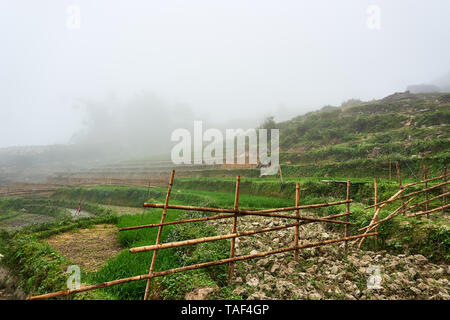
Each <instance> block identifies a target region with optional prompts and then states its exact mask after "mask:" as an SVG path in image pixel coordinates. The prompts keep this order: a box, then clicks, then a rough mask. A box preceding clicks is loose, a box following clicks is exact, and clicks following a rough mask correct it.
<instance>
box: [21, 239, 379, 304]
mask: <svg viewBox="0 0 450 320" xmlns="http://www.w3.org/2000/svg"><path fill="white" fill-rule="evenodd" d="M377 234H378V233H377V232H373V233H367V234H359V235H355V236H350V237H345V238H339V239H332V240H324V241H319V242H312V243H308V244H304V245H300V246H291V247H286V248H281V249H274V250H270V251H266V252H261V253H255V254H249V255H244V256H239V257H234V258H226V259H222V260H217V261H210V262H204V263H199V264H195V265H190V266H184V267H180V268H174V269H169V270H165V271H160V272H155V273H153V274H152V275H150V274H143V275H139V276H134V277H128V278H123V279H119V280H113V281H108V282H104V283H99V284H94V285H90V286H85V287H81V288H77V289H68V290H61V291H57V292H52V293H47V294H42V295H38V296H33V297H29V298H28V300H42V299H49V298H55V297H59V296H67V295H69V294H72V293H78V292H84V291H89V290H94V289H100V288H106V287H111V286H114V285H118V284H122V283H127V282H132V281H139V280H145V279H150V278H154V277H161V276H166V275H169V274H173V273H177V272H182V271H188V270H193V269H200V268H205V267H211V266H216V265H221V264H226V263H230V262H236V261H242V260H248V259H254V258H262V257H265V256H268V255H272V254H277V253H284V252H288V251H293V250H297V249H307V248H312V247H318V246H322V245H327V244H332V243H336V242H342V241H349V240H353V239H358V238H362V237H370V236H374V235H377Z"/></svg>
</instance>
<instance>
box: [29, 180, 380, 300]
mask: <svg viewBox="0 0 450 320" xmlns="http://www.w3.org/2000/svg"><path fill="white" fill-rule="evenodd" d="M174 175H175V171H172V173H171V177H170V182H169V187H168V190H167V194H166V199H165V202H164V204H154V203H144V207H148V208H162V209H163V213H162V216H161V222H160V223H157V224H147V225H140V226H132V227H126V228H122V229H120V231H127V230H136V229H144V228H154V227H157V228H158V234H157V237H156V242H155V244H153V245H146V246H141V247H136V248H131V249H130V253H133V254H134V253H137V254H138V253H140V252H147V251H153V255H152V261H151V264H150V268H149V272H148V274H145V275H139V276H134V277H129V278H123V279H118V280H114V281H109V282H105V283H100V284H96V285H90V286H85V287H82V288H78V289H70V290H62V291H58V292H54V293H49V294H44V295H39V296H34V297H31V298H29V299H32V300H34V299H48V298H53V297H58V296H65V295H69V294H72V293H77V292H83V291H88V290H94V289H99V288H105V287H109V286H113V285H118V284H121V283H126V282H131V281H139V280H147V285H146V290H145V295H144V299H148V298H149V295H150V292H151V290H150V288H151V279H153V278H155V277H160V276H165V275H169V274H173V273H176V272H182V271H187V270H193V269H199V268H205V267H209V266H215V265H221V264H228V277H229V279H232V277H233V273H234V264H235V263H236V262H237V261H242V260H247V259H254V258H261V257H265V256H267V255H272V254H277V253H283V252H289V251H293V252H294V258H295V259H298V252H299V250H300V249H306V248H312V247H316V246H322V245H327V244H331V243H336V242H342V241H343V242H345V248H346V249H347V242H348V241H350V240H355V239H356V240H357V239H361V238H366V237H370V236H374V235H377V232H373V233H369V232H365V233H364V234H359V235H354V236H352V235H350V228H349V226H350V225H352V224H353V223H351V222H350V221H349V216H350V214H351V211H350V204H351V203H352V202H353V200H351V198H350V181H347V196H346V200H343V201H335V202H329V203H319V204H311V205H300V185H299V184H297V185H296V198H295V206H293V207H284V208H274V209H265V210H242V209H239V188H240V177H239V176H238V177H237V178H236V189H235V198H234V207H233V209H227V208H208V207H195V206H183V205H171V204H169V199H170V194H171V190H172V186H173V181H174ZM338 205H345V206H346V210H345V212H343V213H339V214H334V215H329V216H325V217H321V218H319V217H315V218H313V217H308V216H305V215H301V214H300V210H307V209H315V208H323V207H329V206H338ZM168 209H175V210H187V211H200V212H209V213H220V214H219V215H214V216H205V217H200V218H194V219H185V220H178V221H169V222H165V218H166V215H167V210H168ZM287 211H294V212H295V215H290V214H281V213H280V212H287ZM243 216H262V217H269V218H276V219H286V220H294V222H293V223H286V224H283V225H279V226H274V227H267V228H260V229H255V230H249V231H241V232H239V231H238V230H237V229H238V222H239V217H243ZM340 217H343V218H345V221H341V220H336V218H340ZM217 219H233V225H232V229H231V233H229V234H225V235H218V236H211V237H203V238H197V239H190V240H185V241H176V242H169V243H161V232H162V228H163V227H164V226H167V225H173V224H181V223H191V222H198V221H209V220H217ZM317 222H321V223H332V224H340V225H344V226H345V235H344V237H343V238H339V239H332V240H325V241H318V242H313V243H309V244H304V245H299V244H298V242H299V237H300V234H299V233H300V232H299V226H301V225H304V224H309V223H317ZM287 228H294V243H293V244H292V246H289V247H285V248H281V249H275V250H269V251H266V252H261V253H257V254H249V255H244V256H237V257H236V256H235V239H236V238H238V237H243V236H251V235H254V234H260V233H265V232H272V231H278V230H283V229H287ZM224 239H230V240H231V241H230V242H231V245H230V256H229V258H226V259H222V260H217V261H209V262H205V263H200V264H196V265H190V266H183V267H180V268H175V269H170V270H166V271H160V272H155V271H154V266H155V260H156V257H157V253H158V251H159V250H163V249H168V248H175V247H181V246H187V245H195V244H200V243H205V242H211V241H218V240H224Z"/></svg>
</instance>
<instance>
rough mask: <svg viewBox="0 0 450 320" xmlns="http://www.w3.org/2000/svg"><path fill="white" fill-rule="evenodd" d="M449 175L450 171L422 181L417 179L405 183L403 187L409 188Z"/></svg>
mask: <svg viewBox="0 0 450 320" xmlns="http://www.w3.org/2000/svg"><path fill="white" fill-rule="evenodd" d="M448 176H450V173H449V174H445V175H441V176H439V177H434V178H429V179H424V180H422V181H417V182H412V183H408V184H405V185H404V186H403V188H408V187H412V186H415V185H417V184H422V183H425V182H430V181H434V180H439V179H443V178H445V177H448Z"/></svg>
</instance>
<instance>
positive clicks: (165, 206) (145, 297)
mask: <svg viewBox="0 0 450 320" xmlns="http://www.w3.org/2000/svg"><path fill="white" fill-rule="evenodd" d="M174 176H175V170H172V173H171V175H170V181H169V187H168V189H167V194H166V201H165V202H164V209H163V212H162V215H161V223H164V220H165V219H166V214H167V205H168V204H169V197H170V193H171V191H172V185H173V178H174ZM162 228H163V226H159V228H158V234H157V236H156V244H159V242H160V240H161V233H162ZM157 254H158V250H155V251H154V252H153V256H152V262H151V264H150V270H149V272H148V274H149V275H150V276H151V275H152V274H153V270H155V261H156V255H157ZM151 280H152V278H148V279H147V285H146V287H145V294H144V300H147V299H148V294H149V292H150V282H151Z"/></svg>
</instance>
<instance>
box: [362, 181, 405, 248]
mask: <svg viewBox="0 0 450 320" xmlns="http://www.w3.org/2000/svg"><path fill="white" fill-rule="evenodd" d="M403 190H404V189H403V188H402V189H400V190H399V191H398V192H397V193H395V194H394V195H393V196H391V197H390V198H389V199H388V200H387V201H385V203H383V204H381V205H380V204H379V203H377V206H378V207H377V209H376V210H375V213H374V215H373V217H372V220H371V221H370V223H369V228H370V227H371V226H372V225H373V224H374V223H375V222H376V219H377V218H378V215H379V214H380V211H381V209H382V208H384V207H385V206H387V205H388V203H389V202H388V201H389V200H392V199H396V198H397V197H398V195H399V194H401V193H403ZM404 207H405V204H404V202H403V203H402V206H401V208H402V212H403V209H404ZM367 232H368V229H367V230H366V231H365V233H367ZM364 239H365V238H362V239H361V241H360V242H359V244H358V249H360V248H361V246H362V245H363V243H364Z"/></svg>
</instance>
